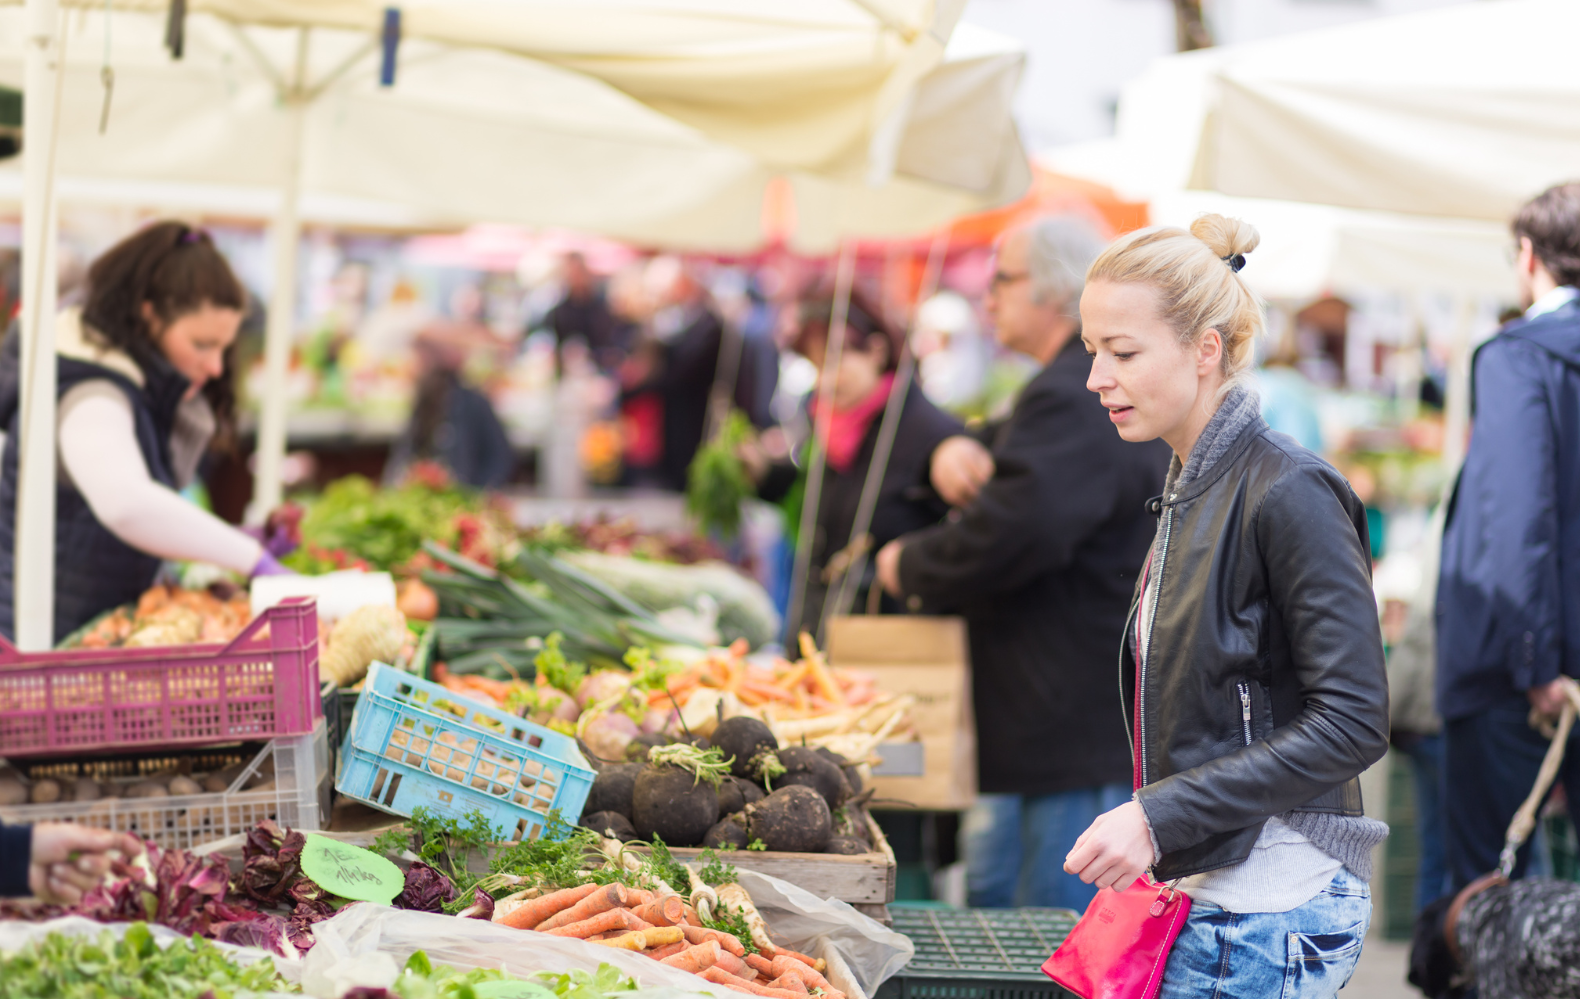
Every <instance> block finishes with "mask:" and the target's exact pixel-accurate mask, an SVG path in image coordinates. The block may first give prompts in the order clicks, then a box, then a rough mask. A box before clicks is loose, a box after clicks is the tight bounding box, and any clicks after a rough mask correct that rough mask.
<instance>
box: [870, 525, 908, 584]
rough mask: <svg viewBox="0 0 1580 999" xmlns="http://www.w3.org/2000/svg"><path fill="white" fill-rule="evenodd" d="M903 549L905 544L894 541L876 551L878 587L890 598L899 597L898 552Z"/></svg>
mask: <svg viewBox="0 0 1580 999" xmlns="http://www.w3.org/2000/svg"><path fill="white" fill-rule="evenodd" d="M904 549H905V542H903V541H900V540H899V539H896V540H894V541H891V542H889V543H888V544H886V545H884V546H883V547H882V548H879V549H878V557H877V559H876V561H875V562H874V565H875V566H876V567H877V572H878V585H879V586H882V587H883V588H884V589H885V590H887V591H888V592H889V596H891V597H899V596H900V552H902V551H903V550H904Z"/></svg>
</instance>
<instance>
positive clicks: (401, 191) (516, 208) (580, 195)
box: [0, 0, 1029, 647]
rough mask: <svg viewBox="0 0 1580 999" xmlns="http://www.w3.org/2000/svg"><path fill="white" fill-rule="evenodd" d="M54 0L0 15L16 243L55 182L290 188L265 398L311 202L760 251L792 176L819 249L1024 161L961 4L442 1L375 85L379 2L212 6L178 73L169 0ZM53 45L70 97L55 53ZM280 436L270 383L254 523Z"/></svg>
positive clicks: (907, 222)
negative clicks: (17, 170)
mask: <svg viewBox="0 0 1580 999" xmlns="http://www.w3.org/2000/svg"><path fill="white" fill-rule="evenodd" d="M129 6H130V7H131V8H132V9H133V10H137V9H141V10H144V11H147V12H148V13H142V14H137V13H128V12H127V11H128V7H129ZM55 7H56V5H55V4H53V3H50V2H47V0H29V2H28V5H27V11H26V12H25V15H24V12H22V11H0V83H10V84H13V85H14V84H16V83H21V82H22V80H23V78H24V77H26V85H25V90H26V99H27V108H28V110H27V120H28V122H29V123H30V124H29V126H28V131H27V134H26V141H27V147H28V153H27V154H26V156H25V157H24V158H25V160H26V163H25V165H24V174H25V177H24V183H23V184H22V188H23V192H22V201H23V206H24V207H23V217H24V245H25V246H27V247H32V246H38V247H41V248H42V247H44V246H46V245H49V246H52V244H53V221H52V213H53V212H54V204H55V201H56V197H55V192H54V190H53V188H54V186H55V177H56V176H57V175H63V176H65V177H68V178H71V179H72V180H74V181H78V182H80V183H84V184H89V185H91V184H92V183H94V182H95V181H96V180H109V179H115V180H128V179H129V180H133V181H142V182H146V183H153V184H159V183H180V184H207V185H220V186H224V185H239V186H240V187H242V188H267V187H275V188H277V189H278V190H279V191H280V197H279V202H278V209H277V214H276V215H275V216H274V221H275V231H274V237H273V238H274V246H275V282H274V288H273V294H272V296H271V303H270V329H269V334H268V338H267V349H266V354H265V358H266V370H267V372H268V376H269V377H268V382H269V384H270V385H271V386H275V387H278V386H279V385H280V384H281V383H282V382H283V375H284V371H285V367H286V361H287V358H288V352H289V343H290V335H291V332H292V330H291V323H292V314H293V305H294V301H295V288H294V278H295V252H296V248H297V244H298V241H299V233H300V214H299V209H300V205H301V201H302V195H303V192H304V191H307V190H314V191H317V192H320V193H322V194H326V195H333V196H340V197H351V198H361V199H367V200H368V201H369V202H370V203H375V204H376V203H386V204H393V205H399V206H402V208H403V209H405V210H410V211H412V212H414V213H416V214H417V215H419V216H424V217H430V218H434V219H445V220H449V221H452V222H462V221H472V220H479V219H487V220H493V221H520V222H529V223H533V224H557V225H565V226H570V227H576V228H583V229H588V230H592V231H597V232H601V233H604V234H607V235H614V236H618V237H621V238H626V239H633V240H637V241H642V242H652V243H662V244H665V245H670V246H676V245H679V246H695V247H703V246H706V247H709V248H722V249H729V248H741V247H744V246H748V245H753V243H754V242H755V236H757V235H759V234H758V233H756V228H755V227H756V226H757V225H758V223H759V219H760V214H761V202H762V192H763V189H764V188H765V186H766V185H767V184H768V182H769V181H770V179H771V178H772V177H773V176H775V175H788V176H789V177H790V179H791V182H792V184H793V185H794V186H795V188H796V190H797V194H798V198H799V199H800V201H804V202H805V204H806V206H807V207H806V208H801V207H799V204H798V212H797V215H798V217H799V218H801V219H803V220H806V221H805V222H804V223H803V224H805V225H806V230H805V234H804V235H805V237H806V239H807V242H808V243H810V244H814V245H815V244H828V243H832V242H836V241H837V240H838V239H839V238H840V237H841V236H844V235H849V234H851V233H853V232H860V233H862V234H863V235H874V236H881V235H898V234H902V233H905V234H908V233H913V232H916V231H918V230H920V229H925V228H928V227H931V226H935V225H938V224H940V223H942V222H944V221H946V220H947V219H948V218H950V217H953V216H954V215H956V214H959V213H961V212H965V211H970V210H973V209H977V208H983V207H988V206H991V205H994V204H998V203H1002V202H1003V201H1006V200H1009V199H1011V198H1013V197H1015V196H1017V195H1018V194H1019V193H1020V191H1021V190H1023V189H1024V186H1025V183H1026V180H1027V179H1028V177H1029V174H1028V172H1027V171H1026V167H1025V163H1024V157H1023V155H1022V154H1021V152H1020V147H1019V144H1018V140H1017V139H1016V136H1015V132H1014V126H1013V123H1012V120H1011V118H1010V115H1009V99H1010V97H1011V95H1012V93H1013V89H1014V84H1015V82H1016V81H1017V80H1018V75H1019V70H1020V65H1021V61H1022V59H1023V56H1022V54H1021V53H1020V51H1019V49H1018V46H1014V45H1013V44H1010V45H1006V44H1004V43H1003V42H1002V41H1001V40H997V39H994V38H991V37H989V36H987V35H986V34H985V33H981V32H975V33H972V32H967V33H965V34H964V35H963V36H962V42H961V43H960V44H959V45H957V47H956V53H955V58H952V59H950V60H947V61H946V60H945V44H946V42H947V41H948V39H949V37H950V34H951V31H952V29H953V27H954V18H955V16H956V15H957V14H958V8H959V4H958V3H954V2H940V3H937V4H934V3H932V2H929V0H815V2H811V3H807V4H802V5H797V6H796V7H795V8H794V9H793V10H792V9H786V8H784V7H782V6H781V5H778V4H773V3H769V2H768V0H761V2H757V0H750V2H748V0H731V2H728V3H725V2H722V0H720V2H714V0H681V2H677V3H669V4H665V5H663V6H662V7H657V6H654V5H652V4H648V3H643V2H641V0H609V2H600V3H572V2H569V0H558V2H521V0H514V2H505V0H472V2H467V0H462V2H448V3H437V2H431V3H426V4H421V5H417V6H414V7H412V8H410V9H405V10H404V11H403V15H402V24H401V29H402V34H403V38H404V40H403V42H402V44H401V45H400V48H399V55H398V59H397V60H396V63H397V65H398V67H399V69H398V72H397V75H396V80H395V83H394V85H393V86H392V87H383V86H379V85H378V84H377V83H376V81H375V79H374V71H375V69H377V68H378V63H379V59H378V56H379V45H378V37H379V36H378V34H377V32H378V30H379V28H380V26H381V25H382V24H383V22H384V16H385V8H384V7H383V6H382V5H375V4H371V3H365V2H359V0H340V2H336V3H316V2H314V3H310V2H305V0H304V2H291V0H271V2H249V0H233V2H203V0H198V2H196V3H194V4H192V5H191V9H192V11H193V12H194V13H193V14H192V15H191V16H189V17H188V18H187V19H186V21H185V24H184V35H185V49H186V52H185V57H184V58H183V60H181V61H180V62H178V63H172V62H170V60H169V57H168V55H166V54H165V53H164V52H162V51H161V49H160V43H161V42H162V41H163V39H164V37H165V17H164V11H165V10H166V5H165V4H163V3H157V4H155V3H148V2H145V3H133V4H130V5H128V4H122V5H120V7H119V8H117V9H115V11H114V12H113V13H111V14H108V15H106V14H105V13H104V12H103V8H100V7H98V6H97V5H92V6H90V5H88V4H83V6H82V7H81V8H79V9H78V10H76V11H74V12H72V13H70V14H69V15H68V16H67V18H66V20H67V23H68V30H67V31H66V32H65V33H64V35H62V34H61V33H60V31H59V26H58V24H59V22H58V21H57V20H56V14H55ZM6 20H9V21H10V24H9V25H6V24H5V21H6ZM106 29H108V30H107V31H106ZM62 48H64V50H65V54H64V59H63V60H62V62H63V72H62V73H60V74H59V78H60V79H61V81H62V85H61V86H59V87H58V88H57V87H56V86H55V85H54V83H55V79H56V77H55V74H54V73H53V72H52V71H49V66H50V63H51V57H50V55H49V53H51V52H54V53H59V51H60V50H61V49H62ZM8 50H9V51H8ZM39 53H42V54H43V55H39ZM103 66H109V67H110V68H111V69H112V70H113V74H114V77H113V78H114V87H113V88H112V89H111V91H110V93H109V94H108V95H107V94H106V93H105V88H104V87H102V86H101V85H100V73H101V72H102V67H103ZM106 100H108V101H109V107H108V119H107V120H108V127H107V128H105V129H103V131H102V133H101V131H100V129H99V123H100V116H101V114H102V113H104V102H105V101H106ZM46 123H47V124H46ZM51 130H53V131H54V133H55V134H54V135H53V136H51V135H50V132H51ZM874 188H875V189H874ZM869 191H870V192H871V193H870V196H869V193H868V192H869ZM806 223H811V224H806ZM46 233H47V235H43V234H46ZM799 237H800V234H799V233H798V239H797V243H798V244H801V245H802V248H807V246H806V244H802V243H801V239H800V238H799ZM51 264H52V261H51V260H50V259H49V258H48V255H47V254H45V253H25V254H24V266H25V268H26V269H27V271H28V273H27V274H25V275H24V295H25V298H26V299H27V300H29V301H30V303H36V304H37V306H38V307H37V308H28V309H27V310H26V311H25V312H24V317H23V318H24V323H23V327H24V332H23V349H24V367H25V370H26V379H30V380H31V379H42V378H44V377H45V376H44V374H43V368H44V367H47V366H48V365H43V364H40V363H37V361H38V359H40V358H44V359H48V358H52V357H53V344H52V342H51V340H50V333H51V329H50V324H49V323H47V322H43V321H42V317H48V316H49V315H51V314H52V312H53V302H52V301H51V300H49V298H48V297H46V295H45V294H44V293H43V292H42V291H41V289H42V288H43V286H44V285H45V284H48V285H50V286H51V287H52V286H53V277H52V274H53V268H52V266H51ZM46 272H47V273H48V275H49V277H48V278H47V280H46V278H45V276H44V275H45V274H46ZM50 297H52V296H50ZM29 358H32V359H33V360H31V361H30V360H29ZM27 384H32V382H31V381H28V382H27ZM39 384H40V386H42V384H43V383H42V382H40V383H39ZM53 397H54V392H53V388H52V387H50V389H49V390H48V391H47V392H46V391H44V390H43V389H42V387H40V389H39V391H25V393H24V403H25V405H24V417H23V422H24V428H23V433H22V434H21V435H20V436H21V440H22V456H23V461H24V465H25V466H27V467H25V468H24V476H23V477H24V482H25V483H27V482H31V483H33V484H34V485H33V486H32V489H31V490H30V491H28V492H27V493H26V495H25V496H24V497H23V499H22V500H21V501H20V502H19V510H18V516H19V520H25V521H26V522H27V523H28V525H29V530H28V532H26V533H27V536H41V537H43V538H49V537H52V535H53V517H52V515H49V514H48V512H47V511H45V510H44V508H45V507H46V506H49V507H51V508H52V495H53V493H52V490H53V479H54V470H53V445H52V443H47V442H48V441H50V440H51V438H52V428H53V424H54V416H53V402H54V398H53ZM284 443H285V411H284V397H283V393H281V392H279V391H272V392H270V393H269V394H268V395H267V396H266V398H265V400H264V411H263V416H262V419H261V421H260V428H259V444H258V456H259V462H258V484H257V487H256V489H255V497H254V504H255V506H254V509H255V511H257V512H259V514H260V515H261V513H262V512H266V511H267V510H268V509H269V508H270V507H271V506H272V505H273V504H274V503H275V502H277V501H278V498H279V462H280V459H281V457H282V456H283V451H284ZM42 462H47V463H48V464H47V466H46V465H43V464H39V463H42ZM29 469H38V470H40V471H39V472H38V473H37V474H34V473H33V472H30V471H29ZM46 527H47V530H46V529H45V528H46ZM20 535H22V532H19V536H20ZM40 547H41V548H45V549H51V548H52V546H49V545H47V544H44V545H41V546H40ZM52 554H53V553H52V550H48V551H43V550H39V548H33V549H30V550H29V551H28V552H25V553H24V552H21V551H19V553H18V573H19V579H22V578H25V579H26V580H28V582H27V583H26V584H25V585H24V584H22V583H20V582H19V585H18V587H17V592H18V594H19V608H18V622H19V632H18V638H19V640H20V641H22V642H23V643H24V644H25V645H27V646H31V647H38V646H39V645H40V644H41V642H43V643H47V637H45V638H42V639H41V638H40V637H39V636H40V635H44V636H47V634H48V632H49V625H48V621H49V620H50V618H51V616H52V615H51V613H50V612H49V607H48V602H49V594H50V593H51V591H52V587H51V586H50V585H49V580H50V578H51V576H50V572H49V570H50V563H51V561H52ZM24 595H28V596H26V597H25V598H24ZM24 599H25V600H26V601H27V602H28V606H27V607H25V608H24V607H22V606H20V603H21V602H23V601H24Z"/></svg>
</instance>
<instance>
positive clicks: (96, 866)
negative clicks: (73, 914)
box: [27, 822, 143, 905]
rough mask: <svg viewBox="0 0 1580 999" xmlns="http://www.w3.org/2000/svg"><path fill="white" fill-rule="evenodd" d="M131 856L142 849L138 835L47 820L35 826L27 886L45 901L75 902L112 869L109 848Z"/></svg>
mask: <svg viewBox="0 0 1580 999" xmlns="http://www.w3.org/2000/svg"><path fill="white" fill-rule="evenodd" d="M111 850H118V851H120V853H121V855H122V856H123V857H127V858H131V857H135V856H137V855H138V854H140V853H142V852H143V844H142V843H140V842H138V839H137V837H136V836H132V835H129V834H127V833H118V832H111V831H109V830H108V829H93V828H90V827H88V826H79V825H76V824H75V823H70V822H44V823H40V824H39V825H36V826H34V827H33V853H32V856H31V857H30V858H29V863H28V869H27V886H28V887H29V888H31V889H32V890H33V894H34V895H36V896H37V897H38V898H40V899H42V900H43V901H45V902H53V903H55V904H57V905H76V904H77V903H78V902H80V901H82V895H83V893H84V892H86V891H88V890H89V889H90V888H92V887H94V886H95V885H97V884H98V883H99V882H100V881H102V880H104V875H105V874H107V873H108V872H109V870H110V858H109V856H108V854H109V851H111Z"/></svg>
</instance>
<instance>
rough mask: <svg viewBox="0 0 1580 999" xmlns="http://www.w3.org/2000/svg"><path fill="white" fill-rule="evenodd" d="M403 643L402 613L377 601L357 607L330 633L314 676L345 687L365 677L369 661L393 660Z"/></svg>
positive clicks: (385, 661)
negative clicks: (316, 673) (316, 675)
mask: <svg viewBox="0 0 1580 999" xmlns="http://www.w3.org/2000/svg"><path fill="white" fill-rule="evenodd" d="M405 643H406V615H404V614H402V613H401V612H400V611H398V610H396V609H395V608H394V607H386V606H381V605H379V604H369V605H367V606H366V607H358V608H357V609H356V610H354V611H352V612H351V613H350V614H347V615H346V616H345V617H343V618H341V619H340V621H339V622H338V623H337V624H336V625H335V629H334V631H332V632H330V634H329V645H328V648H326V649H325V650H324V655H323V658H322V659H320V660H319V661H318V675H319V676H321V677H322V678H323V679H325V680H331V681H333V682H334V683H335V684H337V685H338V686H341V687H349V686H351V685H352V684H354V683H356V682H357V681H358V680H360V679H362V678H363V677H364V676H366V675H367V673H368V667H369V666H371V665H372V664H373V663H375V662H384V663H392V662H394V661H395V657H396V656H398V655H399V654H400V650H401V646H402V645H404V644H405Z"/></svg>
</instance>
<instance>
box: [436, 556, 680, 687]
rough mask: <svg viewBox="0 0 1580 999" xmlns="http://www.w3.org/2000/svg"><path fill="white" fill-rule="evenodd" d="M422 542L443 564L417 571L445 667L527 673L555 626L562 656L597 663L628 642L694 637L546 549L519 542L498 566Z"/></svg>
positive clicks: (606, 662) (616, 656) (502, 675)
mask: <svg viewBox="0 0 1580 999" xmlns="http://www.w3.org/2000/svg"><path fill="white" fill-rule="evenodd" d="M423 550H424V551H426V552H427V553H428V554H429V555H430V556H431V557H432V558H433V559H434V560H435V561H436V562H438V563H439V564H440V565H441V566H443V567H444V568H446V569H447V570H449V571H447V572H427V573H424V574H423V580H424V582H426V583H427V584H428V585H429V586H431V587H432V588H433V590H434V592H435V593H436V594H437V595H438V597H439V612H440V617H439V619H438V620H437V621H435V622H434V623H433V630H434V633H435V635H436V637H437V640H438V643H439V649H438V653H439V656H440V657H441V658H442V659H444V660H445V662H446V663H447V664H448V666H449V669H450V671H451V672H452V673H470V672H481V673H484V674H487V675H491V676H495V677H496V678H498V679H509V678H512V677H513V676H520V677H531V676H533V675H535V674H534V671H535V670H536V668H537V667H536V664H535V660H536V659H537V656H538V653H539V651H540V650H542V649H544V648H545V647H546V643H547V640H548V638H549V636H551V635H553V634H555V633H556V632H557V633H559V635H560V637H561V642H562V643H563V644H562V646H561V647H562V648H563V655H564V657H565V659H566V660H568V661H574V662H581V663H587V664H588V665H590V666H598V667H618V666H619V665H620V662H621V659H622V658H623V657H624V656H625V652H626V650H627V649H629V648H631V647H632V646H633V645H649V646H651V645H655V644H657V645H691V646H695V645H697V642H696V641H695V640H693V639H691V638H688V637H686V636H684V635H681V634H678V633H676V632H674V631H671V630H670V629H668V628H666V627H664V626H663V625H662V624H660V623H659V622H658V619H657V618H656V617H655V616H654V614H653V612H651V611H649V610H646V609H644V608H643V607H641V606H640V605H638V604H636V603H634V602H633V601H631V600H630V599H629V598H628V597H626V596H625V595H624V594H622V593H621V592H620V591H619V590H617V589H616V588H615V587H613V586H610V585H609V584H607V583H604V582H602V581H600V580H598V579H597V578H595V577H594V576H592V575H590V574H588V573H586V572H584V571H582V570H581V569H578V568H576V567H575V566H573V565H570V564H569V563H567V562H565V561H564V560H563V559H560V558H557V557H555V556H554V555H551V554H548V553H547V552H544V551H541V550H535V549H530V548H529V549H523V550H522V551H521V553H520V554H519V555H518V556H517V558H516V559H515V561H514V562H513V563H512V564H511V565H510V566H509V567H508V568H509V571H508V572H501V571H496V570H494V569H490V568H488V567H487V566H484V565H480V564H478V563H477V562H474V561H472V560H471V559H468V558H463V557H462V556H460V555H457V554H456V553H455V552H453V551H450V550H448V549H446V548H444V547H442V546H440V545H435V544H428V545H426V546H425V547H424V549H423Z"/></svg>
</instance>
